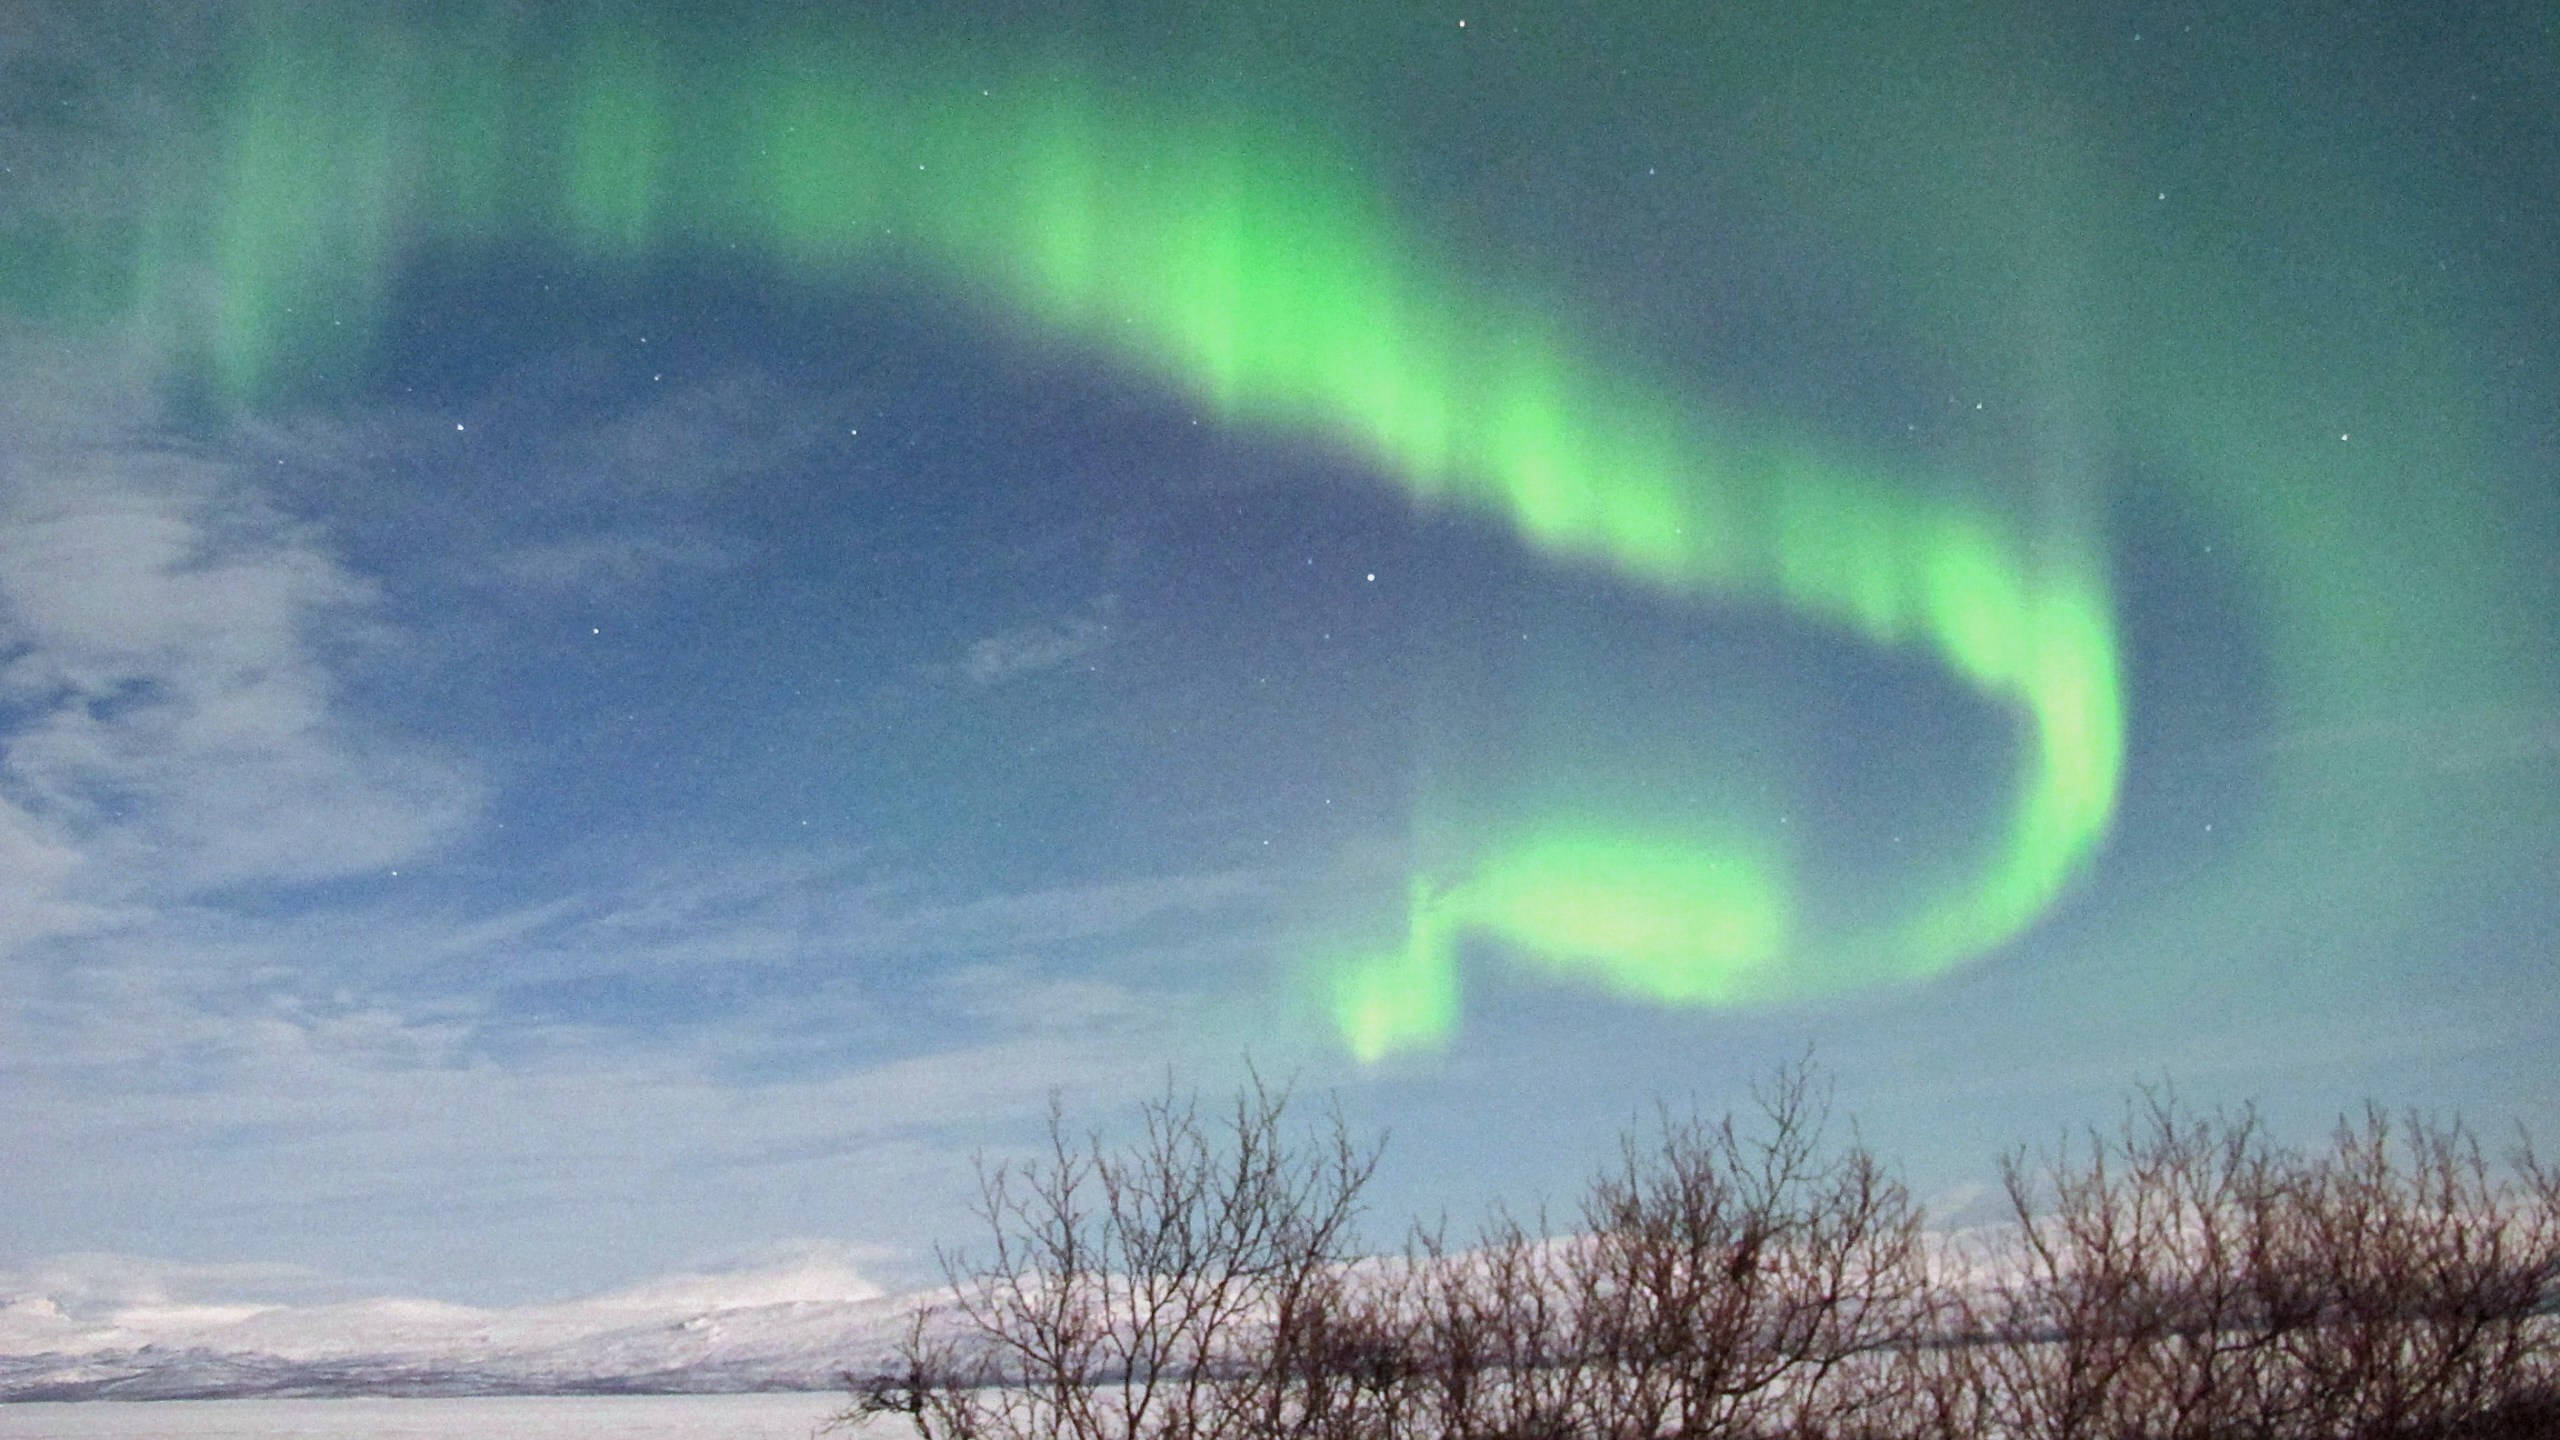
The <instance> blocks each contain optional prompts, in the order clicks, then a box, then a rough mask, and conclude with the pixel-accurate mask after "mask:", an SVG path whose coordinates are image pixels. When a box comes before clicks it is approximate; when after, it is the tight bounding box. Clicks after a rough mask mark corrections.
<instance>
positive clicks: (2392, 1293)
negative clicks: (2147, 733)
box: [856, 1063, 2560, 1440]
mask: <svg viewBox="0 0 2560 1440" xmlns="http://www.w3.org/2000/svg"><path fill="white" fill-rule="evenodd" d="M1754 1100H1755V1102H1756V1106H1755V1110H1756V1113H1754V1114H1752V1115H1750V1116H1748V1117H1746V1118H1745V1119H1744V1120H1741V1121H1737V1120H1736V1119H1735V1118H1734V1117H1732V1116H1730V1115H1728V1116H1726V1117H1724V1118H1722V1119H1720V1120H1715V1121H1707V1120H1703V1119H1699V1118H1696V1117H1690V1118H1686V1119H1682V1118H1675V1117H1673V1116H1672V1115H1670V1114H1669V1113H1668V1112H1664V1113H1663V1114H1662V1115H1661V1117H1660V1119H1659V1120H1658V1122H1657V1123H1656V1125H1655V1126H1654V1127H1653V1128H1652V1129H1651V1130H1649V1131H1646V1132H1642V1133H1635V1134H1630V1135H1629V1136H1628V1137H1627V1138H1626V1139H1625V1140H1624V1141H1623V1143H1622V1148H1621V1154H1620V1157H1619V1160H1618V1161H1617V1163H1615V1164H1614V1165H1612V1166H1611V1167H1610V1168H1609V1169H1607V1170H1606V1171H1605V1172H1603V1173H1602V1174H1601V1175H1599V1176H1598V1177H1597V1178H1596V1179H1595V1180H1594V1181H1593V1182H1592V1185H1591V1187H1590V1188H1589V1190H1588V1191H1587V1192H1586V1193H1585V1195H1584V1197H1583V1200H1582V1203H1581V1206H1580V1210H1579V1213H1578V1215H1577V1217H1576V1218H1577V1220H1578V1222H1579V1223H1578V1224H1577V1225H1576V1226H1575V1227H1573V1229H1572V1230H1571V1231H1570V1232H1569V1233H1565V1234H1557V1233H1555V1232H1553V1231H1551V1230H1550V1229H1549V1228H1548V1226H1547V1224H1546V1223H1545V1221H1544V1219H1543V1218H1541V1219H1540V1220H1539V1221H1538V1222H1537V1223H1535V1224H1528V1223H1523V1222H1521V1221H1519V1220H1517V1219H1514V1218H1512V1217H1510V1216H1509V1215H1507V1214H1503V1213H1500V1212H1497V1215H1496V1218H1494V1219H1493V1220H1492V1221H1491V1222H1489V1223H1488V1224H1487V1225H1485V1226H1484V1227H1483V1228H1482V1229H1481V1230H1480V1231H1479V1232H1478V1233H1477V1234H1476V1235H1475V1236H1474V1237H1473V1239H1472V1240H1471V1241H1469V1242H1467V1243H1463V1244H1456V1243H1452V1242H1450V1241H1449V1239H1448V1238H1447V1235H1446V1232H1445V1230H1440V1229H1432V1230H1416V1231H1414V1232H1413V1233H1412V1234H1411V1236H1410V1238H1409V1239H1408V1241H1407V1243H1406V1245H1405V1247H1404V1249H1403V1252H1402V1253H1401V1254H1400V1255H1396V1256H1391V1257H1366V1258H1363V1257H1362V1255H1361V1252H1360V1250H1359V1247H1358V1245H1357V1243H1356V1240H1355V1237H1354V1234H1353V1223H1354V1221H1355V1219H1356V1218H1357V1214H1358V1201H1359V1196H1360V1193H1361V1190H1362V1188H1363V1186H1364V1185H1365V1184H1366V1182H1367V1181H1368V1178H1369V1176H1370V1174H1371V1172H1372V1170H1373V1169H1374V1166H1375V1163H1376V1159H1377V1150H1376V1148H1375V1147H1369V1148H1363V1147H1361V1146H1358V1145H1355V1144H1354V1143H1353V1142H1352V1141H1351V1139H1350V1138H1349V1136H1348V1135H1347V1133H1346V1131H1345V1128H1344V1125H1343V1122H1342V1120H1341V1118H1340V1116H1339V1114H1338V1112H1337V1113H1332V1114H1329V1115H1328V1116H1326V1117H1325V1118H1324V1120H1323V1122H1322V1123H1319V1124H1318V1125H1316V1126H1313V1127H1310V1128H1309V1129H1308V1130H1307V1131H1305V1132H1304V1133H1300V1132H1296V1131H1293V1130H1291V1129H1290V1128H1289V1127H1288V1126H1287V1125H1286V1124H1285V1123H1284V1122H1285V1118H1286V1109H1287V1097H1286V1096H1285V1095H1284V1094H1277V1093H1274V1092H1272V1091H1271V1090H1269V1089H1268V1088H1266V1087H1264V1086H1263V1085H1261V1084H1260V1083H1259V1082H1258V1081H1257V1082H1256V1083H1254V1084H1253V1085H1251V1086H1249V1087H1248V1088H1247V1089H1246V1090H1245V1091H1243V1092H1242V1093H1241V1094H1240V1095H1239V1096H1238V1097H1237V1099H1236V1102H1235V1105H1234V1107H1233V1109H1232V1110H1231V1111H1230V1112H1228V1113H1227V1114H1226V1115H1225V1116H1224V1117H1222V1118H1221V1119H1220V1120H1217V1121H1214V1122H1213V1121H1211V1120H1208V1119H1204V1118H1203V1116H1202V1115H1201V1113H1200V1111H1199V1109H1198V1107H1197V1106H1196V1105H1195V1104H1194V1103H1192V1102H1189V1101H1184V1100H1178V1099H1177V1098H1175V1097H1173V1096H1171V1095H1168V1096H1167V1097H1166V1098H1165V1099H1162V1100H1160V1101H1157V1102H1156V1103H1154V1104H1152V1105H1150V1106H1148V1107H1146V1108H1145V1109H1144V1111H1143V1112H1142V1118H1143V1121H1144V1124H1143V1127H1142V1131H1141V1134H1140V1136H1139V1138H1138V1140H1137V1141H1136V1142H1135V1143H1133V1144H1132V1145H1130V1146H1129V1147H1127V1148H1126V1149H1124V1150H1120V1151H1116V1152H1108V1151H1106V1150H1105V1149H1104V1148H1103V1147H1102V1146H1101V1145H1100V1143H1099V1142H1098V1141H1096V1140H1094V1139H1092V1138H1090V1137H1088V1138H1086V1139H1083V1140H1081V1141H1075V1140H1071V1139H1070V1138H1069V1136H1068V1134H1067V1132H1066V1129H1065V1126H1064V1123H1063V1121H1062V1119H1061V1117H1060V1115H1059V1114H1058V1112H1057V1110H1056V1108H1055V1107H1054V1106H1053V1107H1052V1111H1051V1115H1050V1125H1049V1148H1048V1153H1047V1154H1046V1156H1045V1157H1044V1158H1043V1159H1042V1160H1041V1161H1039V1162H1038V1163H1035V1164H1031V1165H1027V1166H1016V1167H1003V1166H999V1167H993V1168H991V1169H987V1170H984V1171H982V1172H981V1202H980V1207H979V1218H980V1219H981V1220H982V1221H983V1222H984V1223H985V1225H986V1227H987V1231H988V1234H989V1238H990V1240H991V1241H992V1244H993V1249H992V1252H991V1253H990V1254H989V1255H987V1256H986V1257H985V1260H984V1263H982V1264H979V1265H976V1266H974V1267H973V1266H970V1265H967V1264H964V1263H963V1261H962V1260H961V1259H960V1258H959V1257H956V1256H954V1257H946V1260H945V1270H946V1274H947V1275H948V1277H949V1279H950V1281H951V1291H950V1297H949V1299H948V1300H947V1302H946V1304H945V1306H944V1308H943V1309H942V1310H941V1311H940V1312H937V1313H934V1314H928V1315H924V1316H920V1317H919V1318H918V1320H917V1322H916V1324H915V1326H914V1327H913V1328H912V1329H911V1330H910V1331H909V1333H908V1336H907V1339H906V1343H905V1345H904V1347H903V1349H902V1352H901V1354H900V1356H899V1362H898V1364H897V1365H896V1366H895V1367H893V1368H892V1369H891V1370H890V1371H889V1372H887V1373H884V1374H881V1375H878V1376H874V1377H871V1378H870V1379H869V1380H868V1381H866V1382H865V1383H864V1385H863V1386H862V1387H861V1393H860V1397H859V1405H858V1408H857V1412H856V1413H857V1414H861V1415H870V1416H881V1415H889V1416H895V1417H898V1418H901V1419H903V1420H905V1421H906V1422H908V1423H909V1424H910V1425H911V1426H912V1427H913V1429H914V1430H915V1431H916V1433H917V1434H918V1435H919V1436H921V1437H923V1440H1028V1437H1034V1436H1037V1437H1070V1440H1141V1437H1157V1436H1164V1437H1185V1440H1228V1437H1233V1440H1401V1437H1424V1436H1429V1437H1444V1440H1637V1437H1644V1440H1653V1437H1665V1436H1678V1437H1693V1440H1710V1437H1723V1440H2524V1437H2528V1436H2535V1437H2539V1436H2546V1435H2552V1434H2560V1334H2556V1333H2555V1330H2556V1329H2560V1317H2556V1316H2555V1315H2554V1314H2553V1308H2554V1305H2555V1302H2560V1172H2555V1171H2554V1170H2551V1169H2548V1168H2545V1167H2543V1166H2542V1165H2541V1164H2540V1163H2539V1162H2537V1161H2536V1160H2535V1159H2534V1158H2533V1157H2532V1156H2531V1155H2530V1154H2529V1153H2524V1154H2520V1155H2519V1156H2518V1157H2517V1159H2516V1161H2515V1162H2514V1164H2513V1165H2512V1166H2509V1167H2506V1168H2500V1167H2497V1166H2493V1165H2492V1164H2490V1163H2489V1161H2488V1160H2487V1159H2486V1158H2485V1157H2484V1155H2483V1152H2482V1149H2481V1146H2480V1145H2479V1143H2478V1142H2477V1140H2476V1139H2475V1138H2474V1137H2473V1136H2472V1134H2471V1133H2470V1132H2469V1131H2468V1130H2466V1129H2465V1128H2463V1127H2462V1126H2461V1125H2460V1124H2459V1123H2437V1122H2432V1121H2427V1120H2423V1119H2419V1118H2415V1117H2412V1118H2408V1119H2400V1120H2395V1119H2392V1118H2390V1117H2388V1116H2386V1115H2385V1114H2384V1113H2383V1112H2380V1111H2378V1110H2377V1111H2368V1112H2367V1113H2366V1115H2365V1116H2364V1118H2363V1120H2362V1121H2361V1122H2360V1123H2342V1124H2341V1125H2340V1126H2339V1128H2338V1130H2337V1131H2336V1133H2335V1134H2334V1135H2333V1137H2332V1139H2331V1141H2330V1143H2329V1144H2328V1145H2327V1146H2326V1147H2325V1148H2321V1149H2317V1150H2310V1151H2305V1150H2300V1149H2292V1148H2287V1147H2284V1146H2280V1145H2278V1144H2276V1143H2274V1142H2273V1140H2272V1139H2271V1138H2270V1137H2269V1135H2268V1133H2267V1130H2266V1128H2265V1126H2264V1125H2263V1124H2262V1123H2261V1122H2260V1120H2259V1118H2258V1117H2257V1115H2256V1114H2255V1113H2254V1112H2252V1111H2249V1110H2246V1109H2244V1110H2241V1111H2238V1112H2236V1113H2219V1112H2218V1113H2213V1114H2198V1113H2196V1112H2194V1111H2192V1110H2189V1109H2187V1108H2186V1107H2184V1106H2182V1105H2181V1104H2180V1103H2179V1102H2178V1100H2177V1098H2176V1097H2175V1096H2174V1095H2173V1094H2171V1093H2169V1092H2167V1091H2165V1090H2161V1091H2144V1092H2142V1093H2141V1094H2140V1096H2139V1098H2138V1099H2137V1100H2136V1102H2135V1103H2133V1104H2132V1105H2129V1106H2128V1107H2127V1110H2126V1114H2125V1118H2124V1120H2123V1121H2122V1122H2121V1124H2120V1125H2119V1126H2118V1127H2117V1128H2116V1129H2115V1130H2113V1131H2110V1132H2098V1131H2091V1132H2089V1133H2088V1134H2087V1135H2085V1136H2082V1137H2080V1138H2079V1139H2077V1140H2073V1141H2069V1142H2066V1143H2065V1144H2064V1145H2062V1146H2060V1147H2059V1148H2057V1149H2055V1150H2052V1151H2049V1152H2046V1153H2044V1154H2042V1155H2041V1156H2036V1157H2030V1156H2029V1155H2028V1154H2027V1153H2025V1152H2019V1153H2015V1154H2012V1155H2010V1156H2009V1157H2007V1158H2006V1159H2005V1160H2004V1162H2003V1163H2002V1167H2001V1176H2002V1182H2003V1186H2004V1190H2005V1195H2006V1199H2007V1202H2008V1208H2009V1211H2010V1223H2009V1224H2008V1225H2007V1226H2005V1227H2003V1228H2002V1229H2001V1230H2000V1231H1999V1232H1997V1234H1996V1235H1995V1236H1994V1237H1991V1238H1989V1239H1987V1240H1983V1241H1981V1243H1974V1244H1964V1243H1956V1242H1955V1241H1954V1240H1953V1239H1952V1238H1951V1237H1946V1236H1938V1237H1930V1236H1927V1235H1925V1234H1924V1232H1923V1229H1922V1225H1923V1217H1922V1215H1921V1212H1920V1210H1919V1208H1918V1207H1917V1206H1916V1205H1914V1204H1913V1203H1912V1201H1911V1199H1910V1197H1909V1195H1908V1194H1907V1192H1906V1190H1905V1189H1904V1187H1903V1185H1902V1184H1901V1183H1900V1182H1899V1181H1898V1180H1897V1179H1896V1178H1895V1177H1894V1175H1893V1174H1892V1172H1891V1171H1890V1170H1889V1169H1888V1168H1887V1167H1886V1166H1885V1165H1884V1164H1883V1163H1882V1162H1881V1161H1879V1160H1878V1159H1877V1158H1876V1157H1875V1156H1874V1155H1873V1154H1872V1153H1871V1152H1869V1151H1868V1150H1867V1149H1866V1148H1865V1146H1864V1145H1863V1144H1861V1143H1859V1142H1858V1141H1857V1139H1856V1137H1855V1135H1854V1133H1853V1134H1852V1135H1851V1136H1850V1137H1849V1140H1848V1143H1846V1144H1837V1145H1835V1144H1833V1143H1832V1142H1831V1138H1830V1132H1831V1105H1830V1094H1829V1091H1828V1089H1827V1087H1826V1086H1825V1085H1824V1084H1823V1083H1821V1082H1820V1081H1819V1080H1818V1079H1817V1077H1816V1073H1815V1072H1814V1071H1813V1070H1812V1068H1811V1067H1810V1066H1809V1065H1806V1064H1802V1063H1799V1064H1797V1065H1794V1066H1790V1067H1786V1068H1783V1069H1781V1070H1780V1071H1779V1072H1777V1074H1776V1075H1775V1076H1774V1077H1773V1078H1772V1079H1771V1080H1770V1081H1768V1082H1767V1083H1765V1084H1764V1085H1762V1086H1760V1087H1757V1088H1756V1089H1755V1091H1754Z"/></svg>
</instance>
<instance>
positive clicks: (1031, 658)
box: [960, 595, 1119, 685]
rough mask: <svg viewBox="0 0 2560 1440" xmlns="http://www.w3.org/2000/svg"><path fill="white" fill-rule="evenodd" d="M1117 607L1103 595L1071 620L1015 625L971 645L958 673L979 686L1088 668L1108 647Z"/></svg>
mask: <svg viewBox="0 0 2560 1440" xmlns="http://www.w3.org/2000/svg"><path fill="white" fill-rule="evenodd" d="M1118 608H1119V606H1118V603H1117V601H1116V599H1115V598H1114V597H1112V596H1109V595H1105V596H1102V597H1101V598H1099V599H1097V600H1095V601H1094V602H1093V603H1092V604H1091V605H1089V606H1088V607H1086V608H1085V609H1083V610H1080V611H1078V612H1076V613H1075V614H1072V615H1062V616H1059V617H1057V618H1055V619H1050V620H1041V621H1036V622H1034V623H1032V624H1028V625H1018V626H1015V627H1014V628H1012V629H1010V630H1004V631H999V632H998V633H996V634H993V635H989V636H986V637H984V638H983V639H980V640H976V641H973V642H972V643H971V644H970V646H969V653H968V655H967V656H966V657H965V658H964V659H963V660H962V661H961V662H960V669H961V673H963V674H965V675H967V676H968V677H969V678H970V679H971V680H972V681H974V682H976V683H977V684H980V685H999V684H1002V683H1004V682H1005V681H1007V680H1012V679H1016V678H1018V677H1020V676H1024V675H1035V674H1038V673H1040V672H1042V671H1047V670H1063V669H1067V668H1069V667H1071V666H1075V665H1077V664H1080V663H1084V662H1089V661H1090V660H1091V659H1092V658H1093V657H1094V656H1095V655H1098V654H1100V653H1101V652H1102V651H1103V650H1104V649H1105V648H1106V647H1108V646H1109V645H1110V644H1111V642H1112V629H1111V624H1112V618H1113V616H1114V615H1115V613H1116V612H1117V611H1118Z"/></svg>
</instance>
